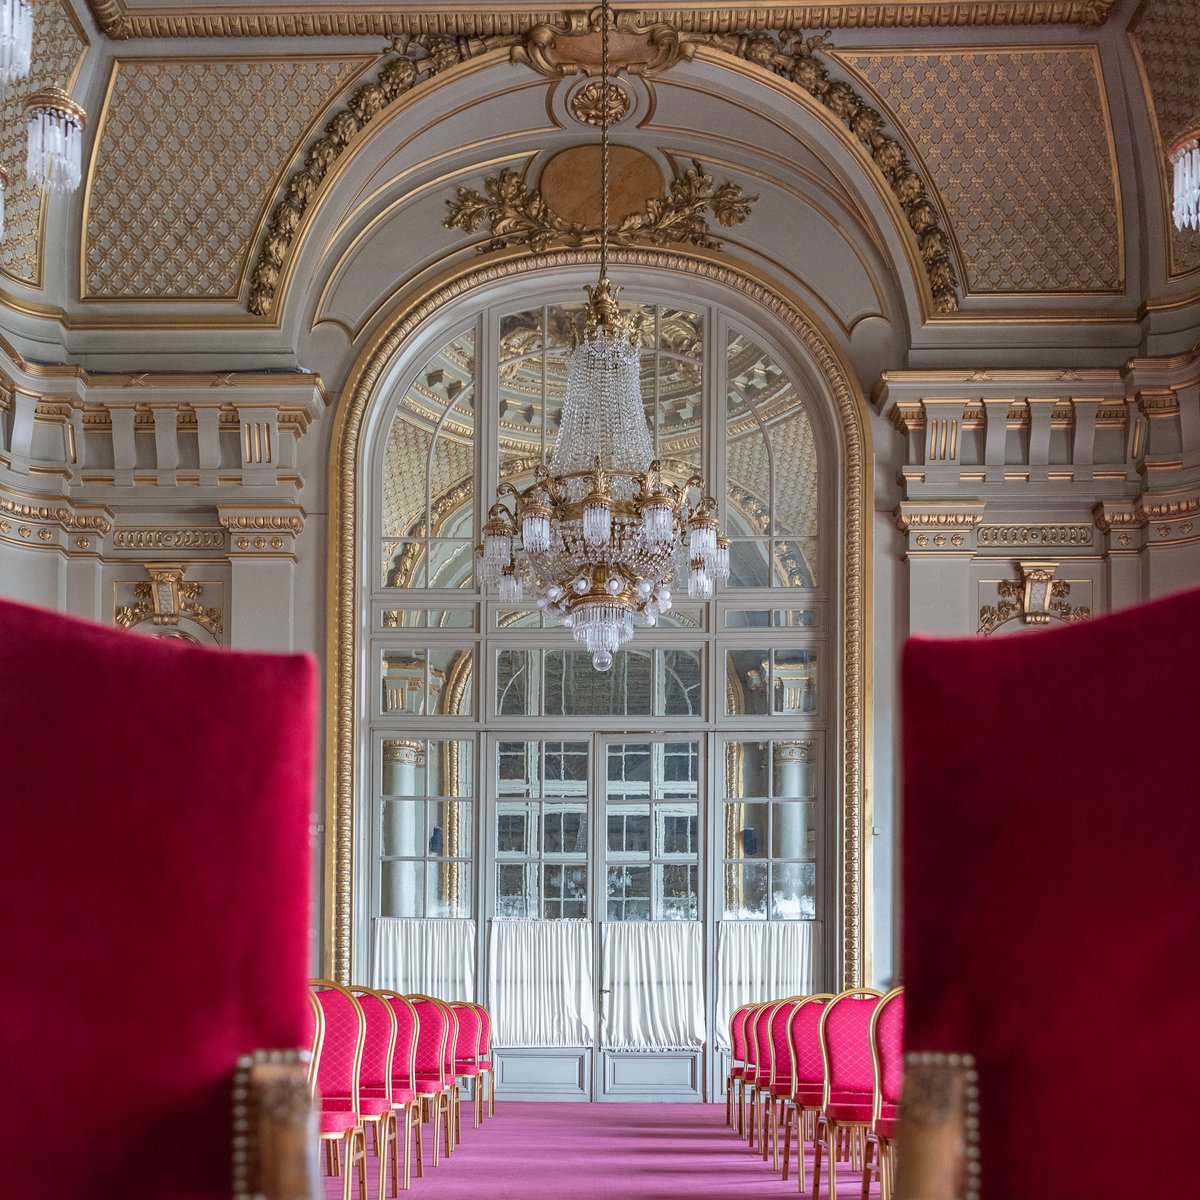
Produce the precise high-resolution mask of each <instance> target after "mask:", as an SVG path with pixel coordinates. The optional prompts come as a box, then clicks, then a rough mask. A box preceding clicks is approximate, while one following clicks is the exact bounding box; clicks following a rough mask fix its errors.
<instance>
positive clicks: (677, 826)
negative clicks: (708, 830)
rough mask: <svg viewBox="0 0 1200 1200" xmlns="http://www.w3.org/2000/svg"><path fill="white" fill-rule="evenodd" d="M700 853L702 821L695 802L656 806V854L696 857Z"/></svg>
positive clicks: (657, 856)
mask: <svg viewBox="0 0 1200 1200" xmlns="http://www.w3.org/2000/svg"><path fill="white" fill-rule="evenodd" d="M699 853H700V821H699V817H698V815H697V810H696V805H694V804H669V805H668V804H657V805H655V807H654V856H655V857H656V858H695V857H696V856H697V855H698V854H699Z"/></svg>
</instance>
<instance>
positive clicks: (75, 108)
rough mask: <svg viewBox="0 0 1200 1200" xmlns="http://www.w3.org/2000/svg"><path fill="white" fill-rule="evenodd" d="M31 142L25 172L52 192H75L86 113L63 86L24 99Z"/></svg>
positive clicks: (81, 157)
mask: <svg viewBox="0 0 1200 1200" xmlns="http://www.w3.org/2000/svg"><path fill="white" fill-rule="evenodd" d="M25 117H26V120H27V121H28V124H29V143H28V147H27V152H26V156H25V174H26V176H28V178H29V181H30V182H31V183H36V184H37V185H38V186H39V187H44V188H49V189H50V190H51V191H52V192H72V191H74V190H75V189H76V188H77V187H78V186H79V180H80V178H81V176H82V168H83V126H84V122H85V121H86V120H87V114H86V113H85V112H84V111H83V109H82V108H80V107H79V105H78V104H76V103H75V101H74V100H72V99H71V97H70V96H68V95H67V93H66V92H64V91H63V90H62V88H56V87H48V88H43V89H42V90H41V91H40V92H34V93H33V95H32V96H30V97H29V99H28V100H26V101H25Z"/></svg>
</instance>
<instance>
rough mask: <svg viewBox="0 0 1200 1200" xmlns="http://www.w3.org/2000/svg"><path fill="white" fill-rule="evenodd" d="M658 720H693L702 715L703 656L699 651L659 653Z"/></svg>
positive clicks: (664, 651) (662, 651)
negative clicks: (701, 674) (678, 718)
mask: <svg viewBox="0 0 1200 1200" xmlns="http://www.w3.org/2000/svg"><path fill="white" fill-rule="evenodd" d="M657 659H658V689H657V697H656V703H655V713H656V715H658V716H668V717H691V716H697V715H698V714H699V712H700V653H699V651H697V650H659V651H658V652H657Z"/></svg>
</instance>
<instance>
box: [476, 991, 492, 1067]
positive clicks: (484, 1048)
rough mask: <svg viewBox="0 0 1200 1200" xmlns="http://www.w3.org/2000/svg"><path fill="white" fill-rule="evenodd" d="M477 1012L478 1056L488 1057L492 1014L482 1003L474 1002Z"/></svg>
mask: <svg viewBox="0 0 1200 1200" xmlns="http://www.w3.org/2000/svg"><path fill="white" fill-rule="evenodd" d="M475 1009H476V1010H477V1011H478V1013H479V1057H480V1058H490V1057H491V1054H492V1014H491V1013H490V1012H488V1010H487V1009H486V1008H484V1006H483V1005H482V1004H476V1005H475Z"/></svg>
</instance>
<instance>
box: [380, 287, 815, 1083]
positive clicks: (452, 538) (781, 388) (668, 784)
mask: <svg viewBox="0 0 1200 1200" xmlns="http://www.w3.org/2000/svg"><path fill="white" fill-rule="evenodd" d="M640 298H641V299H643V301H644V303H643V305H642V313H643V317H644V331H645V343H644V350H643V354H642V360H641V363H642V375H641V380H642V396H643V401H644V405H645V412H646V418H647V421H648V423H649V426H650V429H651V432H652V436H653V441H654V447H655V453H656V455H657V457H658V458H659V459H660V460H661V461H662V463H663V468H664V472H665V473H666V474H667V475H668V476H670V477H673V478H674V479H675V480H676V481H678V482H682V481H683V480H684V479H685V478H687V477H688V476H689V475H691V474H692V473H693V472H697V471H699V472H700V473H702V474H703V475H704V477H705V479H706V480H707V481H708V486H709V490H710V491H711V492H712V494H713V495H714V496H716V497H717V499H718V501H719V502H720V504H721V509H722V522H723V527H724V530H725V532H726V533H727V535H728V536H729V537H730V538H731V540H732V546H731V568H732V569H731V575H730V579H729V581H728V583H727V584H725V585H723V586H722V587H720V588H719V589H718V592H717V594H716V596H715V597H714V598H713V599H712V600H710V601H707V602H699V601H692V600H689V599H687V598H686V589H679V590H678V591H677V596H676V604H675V607H674V609H673V610H672V611H671V612H670V613H669V614H667V616H666V617H665V618H662V619H660V621H659V623H658V625H657V626H656V627H655V628H653V629H639V630H638V631H637V633H636V634H635V635H634V639H633V641H632V642H631V643H630V644H629V646H628V647H627V648H625V649H623V650H622V651H620V652H619V653H618V654H617V655H616V656H615V661H614V664H613V668H612V669H611V670H610V671H608V672H606V673H598V672H596V671H595V670H594V669H593V667H592V665H591V660H590V656H589V655H588V654H586V653H585V652H584V651H583V650H582V649H581V648H579V647H578V646H577V645H576V644H575V643H574V642H573V641H572V640H571V639H570V635H569V633H568V632H567V631H564V630H562V629H560V628H557V627H550V626H549V625H548V624H546V623H544V622H543V618H542V616H541V614H540V613H539V611H538V609H537V608H536V607H535V606H534V605H533V604H532V603H530V604H525V605H516V606H509V605H503V604H501V603H500V601H499V599H498V597H497V596H496V595H495V593H494V592H492V591H490V590H488V589H484V588H481V587H480V586H479V584H478V582H477V575H476V571H475V557H474V547H475V544H476V542H477V540H478V536H479V535H478V530H479V525H480V521H481V518H482V516H483V515H484V514H486V511H487V508H488V506H489V505H490V503H491V502H492V500H493V499H494V496H495V491H496V487H497V484H498V483H500V482H501V481H507V482H510V483H513V484H516V485H517V486H523V485H524V483H526V482H530V481H532V473H533V470H534V468H535V466H537V465H538V464H540V463H542V462H544V461H545V460H546V459H547V458H548V457H549V454H550V451H551V449H552V447H553V444H554V438H555V434H556V431H557V428H558V421H559V415H560V411H561V405H562V397H563V393H564V386H565V376H566V369H565V356H566V353H567V350H568V348H569V345H570V341H569V335H570V329H571V325H572V322H573V320H574V318H575V316H576V315H577V314H578V313H579V312H580V311H581V309H582V306H581V305H580V304H577V303H576V302H575V301H574V298H573V297H571V296H569V295H568V296H564V298H563V299H562V301H561V302H557V303H553V302H552V303H538V304H536V305H530V304H528V303H527V304H521V303H519V302H511V301H510V302H508V303H501V304H493V305H491V306H489V307H487V308H485V309H484V310H482V311H477V312H475V313H473V314H469V315H468V314H465V313H464V315H463V317H462V319H461V322H460V324H459V325H458V326H457V327H447V328H448V329H449V332H448V333H446V334H443V335H442V336H441V337H440V338H439V339H438V341H437V342H436V343H435V344H432V345H429V346H428V347H427V348H426V350H425V351H424V352H423V353H420V352H418V353H414V354H413V355H412V357H411V360H410V361H409V363H408V365H407V366H405V365H403V364H400V365H398V367H397V369H396V370H395V371H393V372H392V373H391V376H390V378H392V379H393V380H394V381H395V382H394V385H393V386H392V388H391V390H390V392H389V393H388V394H387V396H386V397H385V398H383V399H382V400H381V401H380V402H381V403H383V404H385V406H386V407H385V409H384V412H383V420H382V421H379V422H377V423H376V425H375V427H376V428H377V429H378V430H379V433H378V434H377V436H376V440H375V444H374V445H373V446H372V447H371V448H370V449H369V451H368V460H367V461H368V462H369V463H370V476H369V484H368V488H367V491H366V495H367V496H368V497H369V502H368V508H369V512H368V514H367V519H366V520H365V521H364V522H363V527H364V534H365V536H366V537H367V538H368V553H367V554H366V556H365V558H366V561H367V562H368V563H370V564H372V566H371V568H370V577H369V579H368V580H367V581H366V587H365V596H364V599H365V601H366V604H365V605H364V612H367V613H369V622H370V630H371V632H370V636H369V638H368V640H367V643H368V645H369V647H370V649H369V652H368V655H367V662H368V664H369V666H368V668H367V669H368V670H370V671H371V672H376V673H377V674H376V678H375V680H374V681H373V683H372V685H371V686H370V687H368V688H367V689H365V692H366V694H373V695H374V696H375V697H377V702H376V704H375V705H373V708H372V711H371V713H370V714H369V715H368V719H367V720H366V722H365V728H364V731H363V736H362V737H361V738H360V746H361V748H362V750H361V752H362V754H363V755H364V758H366V757H369V759H370V767H369V770H364V771H362V772H360V776H361V777H362V778H363V779H364V780H369V781H370V782H369V786H368V787H366V788H364V789H363V795H362V798H361V803H362V805H363V806H364V808H363V809H362V810H360V819H359V821H358V822H356V826H357V828H358V830H359V835H358V837H359V840H358V847H359V852H360V858H359V862H360V864H361V865H360V867H359V870H358V887H359V891H358V896H357V903H356V911H357V913H358V914H359V925H358V937H359V946H360V950H359V961H365V960H366V959H368V958H369V957H370V949H369V947H370V946H371V945H374V946H375V947H376V957H377V958H378V938H375V939H374V941H373V940H372V923H374V925H375V926H378V925H380V923H381V922H384V923H386V922H387V921H389V920H394V919H399V920H400V921H402V922H404V921H407V922H410V923H411V922H415V921H422V920H423V921H429V920H441V919H445V918H460V919H462V920H463V921H464V923H465V922H473V925H472V926H471V927H470V928H471V931H472V933H473V936H474V937H475V942H474V948H473V953H474V961H475V964H476V972H475V974H476V977H477V982H478V987H477V988H476V991H477V993H478V994H481V995H482V994H484V993H485V992H486V987H485V978H484V977H485V976H486V973H487V964H488V957H487V946H486V939H487V936H488V935H487V928H488V925H489V923H493V924H495V923H497V922H505V921H510V922H511V921H513V920H514V919H519V920H523V921H526V922H538V923H543V924H545V923H552V922H563V921H567V922H575V923H577V924H579V926H580V927H581V928H582V929H583V930H584V936H585V939H586V938H591V939H593V943H592V944H594V946H595V947H596V950H595V957H596V959H597V960H598V961H599V962H600V966H599V968H598V970H599V973H600V978H599V979H598V980H597V981H596V986H597V988H598V989H599V986H600V984H601V983H603V982H604V979H605V966H604V953H607V951H605V952H604V953H602V952H601V951H600V949H599V947H600V941H601V933H600V930H601V927H602V926H605V925H608V926H615V925H616V924H618V923H628V922H643V923H647V924H646V926H645V928H647V929H650V928H652V927H653V928H658V927H661V926H665V925H667V924H671V923H674V925H675V926H677V927H678V928H679V929H683V928H684V927H687V928H689V929H694V930H696V931H699V934H702V936H703V944H705V945H707V946H708V947H709V948H710V953H709V954H708V958H709V959H710V960H711V959H713V958H714V953H713V952H712V951H713V950H719V945H718V943H720V942H721V941H722V939H723V938H724V937H725V936H726V934H727V933H728V936H729V937H732V936H733V933H734V932H738V933H739V936H742V937H743V940H745V938H746V937H747V936H748V937H749V938H750V942H751V943H752V942H753V941H754V937H758V940H759V942H760V943H761V944H762V947H766V946H767V941H766V940H764V939H766V938H767V933H769V931H770V930H771V929H773V928H778V929H782V928H783V927H785V926H788V927H800V926H803V927H804V929H805V930H806V931H808V930H812V929H814V928H816V927H818V926H819V924H820V922H822V921H823V920H828V919H829V916H830V915H831V914H832V911H833V908H834V906H835V904H836V898H837V892H836V880H835V879H834V878H833V875H834V872H833V870H832V869H831V864H832V863H834V862H835V855H836V852H837V846H838V831H837V829H836V827H835V826H836V814H837V812H838V805H837V799H836V796H835V795H833V794H832V792H833V788H834V784H835V782H836V780H837V778H838V772H837V770H836V769H834V766H835V764H833V763H831V761H830V759H831V756H832V755H836V739H835V737H834V736H833V731H834V730H835V727H836V725H837V721H836V710H835V698H836V696H837V694H838V690H839V689H838V683H837V679H836V665H837V664H836V658H835V647H836V644H837V643H836V633H837V629H836V620H837V618H836V614H835V605H834V603H833V601H834V599H835V596H834V594H833V593H831V590H830V583H829V581H830V577H831V575H832V574H833V572H832V571H831V570H830V569H829V564H830V563H831V562H835V561H836V546H835V545H832V544H831V539H830V537H829V536H828V533H827V532H826V531H827V530H828V529H830V528H834V527H836V521H835V520H831V519H830V512H831V509H832V508H833V499H834V498H833V497H832V496H831V490H832V481H833V479H834V476H835V473H834V472H830V471H827V470H826V469H825V465H824V464H825V460H826V459H827V458H832V455H833V452H832V450H831V447H832V445H833V444H834V439H833V434H832V432H831V425H832V419H831V417H830V415H829V414H828V413H826V412H823V411H822V409H821V408H820V407H819V406H818V405H817V404H816V403H815V401H814V399H813V398H812V396H811V395H810V394H809V393H808V392H807V391H806V390H805V386H804V384H803V382H802V379H803V377H802V376H801V375H800V374H799V373H798V372H797V371H796V370H795V369H794V368H793V367H790V366H789V364H788V361H787V357H786V354H785V352H784V350H783V348H782V347H781V346H780V345H779V344H778V343H776V342H774V341H773V340H772V339H771V338H770V337H769V336H768V334H767V333H766V332H764V331H763V330H762V329H759V328H756V327H754V326H753V325H752V324H751V323H750V322H748V321H747V320H745V319H744V317H743V316H742V315H739V314H735V313H733V312H730V311H727V310H725V309H724V308H722V307H721V306H720V305H718V304H716V303H711V302H706V303H698V302H694V301H692V302H688V303H681V302H680V300H679V298H678V297H673V296H670V295H665V294H663V295H654V294H653V293H649V294H647V292H644V291H643V292H641V293H640ZM542 299H544V293H543V294H542V296H539V301H540V300H542ZM363 765H364V767H366V765H367V764H366V762H364V764H363ZM726 927H728V930H727V929H726ZM734 927H737V929H736V930H735V929H734ZM749 927H758V928H759V929H760V930H761V931H767V932H766V933H760V934H759V935H746V933H745V930H746V928H749ZM564 928H565V927H564ZM639 928H641V927H639ZM699 934H698V936H699ZM671 936H674V935H671ZM699 944H700V943H699V942H697V945H699ZM746 944H750V943H746ZM605 945H606V946H607V945H608V939H607V938H606V939H605ZM805 945H807V946H808V947H809V951H808V952H809V953H811V954H812V955H813V960H812V961H811V963H809V964H808V970H809V976H808V978H809V980H810V982H812V983H813V984H814V985H816V984H819V983H820V982H821V980H822V978H823V977H824V974H825V970H824V968H823V964H822V962H821V961H820V958H819V952H818V951H817V950H816V949H814V947H817V946H819V940H818V939H817V938H816V937H811V938H809V939H808V941H807V942H806V943H805ZM768 950H769V947H768V948H767V949H762V948H761V947H760V958H763V961H765V957H764V956H766V955H767V954H768ZM715 957H716V958H717V959H718V960H719V958H720V955H719V953H718V954H716V955H715ZM743 957H744V955H743ZM751 959H753V955H751ZM493 967H494V963H493ZM722 969H723V968H722V966H721V963H720V962H719V961H718V962H717V965H716V968H715V972H709V973H708V976H707V978H706V979H705V980H702V981H701V982H702V984H703V986H702V987H700V991H699V992H698V993H697V996H698V999H697V998H693V1001H691V1003H694V1004H698V1005H699V1010H698V1011H700V1012H701V1015H702V1025H703V1026H704V1028H706V1029H707V1030H708V1031H709V1035H710V1036H709V1048H710V1049H711V1046H712V1043H713V1036H712V1035H714V1034H715V1035H719V1034H720V1033H721V1030H722V1026H723V1020H724V1016H725V1014H724V1013H723V1012H722V1011H721V1005H722V1003H723V1001H722V999H721V996H720V995H719V994H718V993H720V992H721V991H722V980H721V971H722ZM739 969H744V963H743V967H742V968H739ZM763 969H765V968H763ZM376 977H377V978H378V977H379V971H378V962H376ZM385 982H386V980H385ZM610 982H611V980H610ZM598 1002H600V1003H602V1002H603V996H601V997H599V998H598ZM497 1019H498V1023H499V1024H500V1026H501V1027H503V1025H504V1018H503V1016H502V1015H500V1016H498V1018H497ZM693 1024H694V1023H693ZM604 1028H605V1017H604V1015H603V1012H601V1014H600V1016H599V1018H598V1020H597V1022H596V1024H595V1038H596V1046H595V1051H596V1053H598V1054H599V1053H603V1052H604V1051H605V1050H606V1049H610V1048H612V1047H611V1046H607V1045H606V1043H605V1040H604V1039H605V1034H604ZM718 1040H719V1037H718ZM621 1048H622V1049H624V1050H626V1051H628V1050H630V1049H632V1048H636V1047H629V1046H623V1047H621ZM701 1049H702V1048H701ZM711 1061H712V1056H711V1054H710V1056H709V1062H710V1064H711ZM709 1069H710V1070H712V1067H711V1065H710V1067H709ZM600 1073H601V1072H600V1070H599V1067H598V1068H597V1074H598V1075H599V1074H600ZM604 1079H605V1080H607V1079H608V1076H607V1075H605V1076H604ZM604 1086H607V1084H606V1083H603V1082H601V1081H598V1082H597V1084H596V1089H597V1090H600V1089H601V1087H604ZM650 1091H651V1092H652V1093H653V1091H654V1089H653V1088H651V1089H650ZM668 1093H670V1094H675V1093H673V1092H670V1089H668ZM664 1094H667V1093H664Z"/></svg>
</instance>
